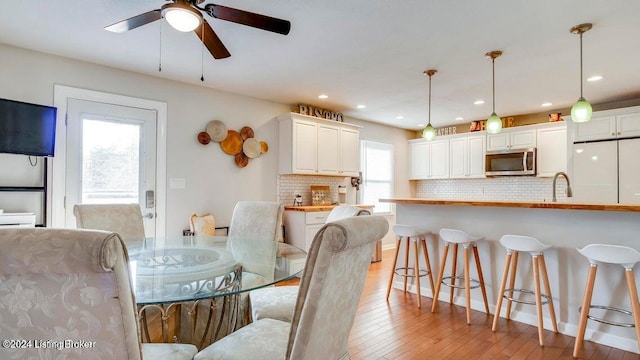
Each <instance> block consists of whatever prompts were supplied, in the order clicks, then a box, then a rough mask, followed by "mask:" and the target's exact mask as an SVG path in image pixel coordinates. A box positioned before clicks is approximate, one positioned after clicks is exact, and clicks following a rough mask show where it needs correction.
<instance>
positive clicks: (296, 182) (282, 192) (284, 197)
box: [276, 175, 351, 206]
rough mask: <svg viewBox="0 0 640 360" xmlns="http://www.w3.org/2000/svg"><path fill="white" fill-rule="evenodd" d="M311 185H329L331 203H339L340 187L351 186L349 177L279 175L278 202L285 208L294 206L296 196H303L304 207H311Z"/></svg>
mask: <svg viewBox="0 0 640 360" xmlns="http://www.w3.org/2000/svg"><path fill="white" fill-rule="evenodd" d="M311 185H327V186H329V189H330V198H331V202H334V203H336V202H339V199H338V186H347V185H349V187H351V185H350V178H348V177H333V176H314V175H278V179H277V186H278V189H277V190H278V191H277V200H276V201H278V202H280V203H282V204H284V205H285V206H290V205H293V199H294V197H295V195H296V194H300V195H302V205H311Z"/></svg>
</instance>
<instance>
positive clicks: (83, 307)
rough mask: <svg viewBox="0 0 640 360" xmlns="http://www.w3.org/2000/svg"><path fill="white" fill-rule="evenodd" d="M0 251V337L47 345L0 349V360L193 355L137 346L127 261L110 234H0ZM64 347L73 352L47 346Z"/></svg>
mask: <svg viewBox="0 0 640 360" xmlns="http://www.w3.org/2000/svg"><path fill="white" fill-rule="evenodd" d="M0 249H2V251H0V279H2V281H0V319H2V321H0V338H2V339H16V340H29V341H32V342H37V341H50V343H48V345H47V344H40V346H31V347H25V348H20V349H10V348H8V347H3V348H1V349H0V359H10V358H11V359H14V358H30V359H31V358H32V359H36V358H37V359H45V358H46V359H53V358H56V359H58V358H65V359H87V358H95V359H134V360H135V359H141V358H147V359H160V358H162V359H169V358H171V359H176V360H188V359H192V358H193V355H194V354H195V353H196V352H197V349H196V347H195V346H193V345H186V344H142V345H141V344H140V332H139V329H138V320H137V315H136V314H137V311H136V304H135V300H134V296H133V290H132V287H131V281H130V273H129V261H128V260H129V259H128V256H127V251H126V248H125V247H124V243H123V241H122V240H121V238H120V237H119V236H118V235H117V234H115V233H111V232H105V231H89V230H68V229H10V230H0ZM67 340H71V341H72V343H73V344H76V343H77V344H78V345H80V346H76V345H73V344H72V345H73V346H70V347H62V348H58V346H55V344H61V343H62V342H64V341H67ZM52 344H53V345H52ZM32 345H34V344H33V343H32Z"/></svg>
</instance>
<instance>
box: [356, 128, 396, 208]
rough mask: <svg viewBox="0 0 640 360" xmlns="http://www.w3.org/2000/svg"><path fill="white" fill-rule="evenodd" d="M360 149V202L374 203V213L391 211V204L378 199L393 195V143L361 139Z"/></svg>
mask: <svg viewBox="0 0 640 360" xmlns="http://www.w3.org/2000/svg"><path fill="white" fill-rule="evenodd" d="M360 149H361V151H360V156H361V161H360V164H361V167H362V185H361V188H360V191H361V195H360V199H361V203H362V204H367V205H374V206H375V207H374V208H373V212H374V213H376V214H381V213H382V214H384V213H391V204H390V203H381V202H379V201H378V200H379V199H381V198H387V199H388V198H391V197H392V196H393V145H392V144H386V143H381V142H378V141H370V140H362V142H361V145H360Z"/></svg>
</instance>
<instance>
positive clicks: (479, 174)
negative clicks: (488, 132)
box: [467, 135, 486, 178]
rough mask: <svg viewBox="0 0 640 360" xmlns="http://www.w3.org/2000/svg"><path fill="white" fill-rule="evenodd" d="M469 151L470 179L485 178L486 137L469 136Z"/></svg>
mask: <svg viewBox="0 0 640 360" xmlns="http://www.w3.org/2000/svg"><path fill="white" fill-rule="evenodd" d="M468 141H469V149H468V150H469V151H468V154H467V155H468V159H469V165H468V168H469V175H468V177H472V178H483V177H485V176H484V170H485V166H484V159H485V157H484V155H485V152H486V151H485V148H486V136H484V135H478V136H469V138H468Z"/></svg>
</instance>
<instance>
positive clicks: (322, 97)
mask: <svg viewBox="0 0 640 360" xmlns="http://www.w3.org/2000/svg"><path fill="white" fill-rule="evenodd" d="M328 97H329V95H325V94H321V95H318V99H327V98H328Z"/></svg>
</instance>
